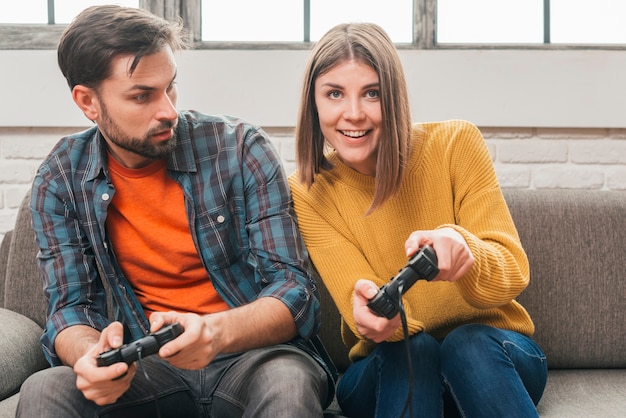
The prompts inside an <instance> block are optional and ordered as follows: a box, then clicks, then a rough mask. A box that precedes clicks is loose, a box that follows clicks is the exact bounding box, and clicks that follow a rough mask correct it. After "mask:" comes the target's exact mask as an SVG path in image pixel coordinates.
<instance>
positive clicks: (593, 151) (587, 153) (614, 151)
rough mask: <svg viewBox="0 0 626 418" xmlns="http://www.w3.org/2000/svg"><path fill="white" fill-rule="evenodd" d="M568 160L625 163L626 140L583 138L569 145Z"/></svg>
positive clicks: (575, 161) (581, 162)
mask: <svg viewBox="0 0 626 418" xmlns="http://www.w3.org/2000/svg"><path fill="white" fill-rule="evenodd" d="M569 150H570V160H571V161H572V162H574V163H579V164H626V141H621V140H583V141H572V142H571V143H570V145H569Z"/></svg>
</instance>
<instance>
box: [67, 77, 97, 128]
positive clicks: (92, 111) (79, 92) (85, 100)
mask: <svg viewBox="0 0 626 418" xmlns="http://www.w3.org/2000/svg"><path fill="white" fill-rule="evenodd" d="M72 99H73V100H74V103H76V105H77V106H78V107H79V108H80V110H82V111H83V113H84V114H85V116H86V117H87V119H89V120H91V121H95V120H96V119H98V117H99V116H100V103H99V102H98V97H97V95H96V92H95V91H94V90H92V89H90V88H89V87H87V86H83V85H81V84H77V85H76V86H74V88H73V89H72Z"/></svg>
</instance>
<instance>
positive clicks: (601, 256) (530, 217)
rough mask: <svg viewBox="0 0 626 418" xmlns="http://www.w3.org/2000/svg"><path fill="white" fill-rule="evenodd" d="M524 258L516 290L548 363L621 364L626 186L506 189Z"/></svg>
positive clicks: (624, 360)
mask: <svg viewBox="0 0 626 418" xmlns="http://www.w3.org/2000/svg"><path fill="white" fill-rule="evenodd" d="M505 197H506V199H507V203H508V205H509V208H510V211H511V214H512V216H513V219H514V221H515V225H516V227H517V229H518V231H519V234H520V239H521V241H522V245H523V246H524V248H525V250H526V253H527V254H528V259H529V262H530V285H529V286H528V288H527V289H526V290H525V291H524V292H523V293H522V294H521V295H520V296H519V298H518V300H519V302H520V303H521V304H522V305H523V306H524V307H525V308H526V309H527V310H528V312H529V313H530V315H531V317H532V319H533V321H534V323H535V327H536V333H535V336H534V338H535V340H536V341H537V342H538V343H539V345H540V346H541V347H542V348H543V350H544V352H545V353H546V355H547V358H548V365H549V367H550V368H551V369H559V368H611V367H618V368H626V356H625V355H624V342H625V341H626V327H624V295H626V269H625V268H624V261H625V260H626V234H625V233H624V226H625V225H626V194H625V193H620V192H607V191H576V190H532V191H531V190H517V191H506V192H505Z"/></svg>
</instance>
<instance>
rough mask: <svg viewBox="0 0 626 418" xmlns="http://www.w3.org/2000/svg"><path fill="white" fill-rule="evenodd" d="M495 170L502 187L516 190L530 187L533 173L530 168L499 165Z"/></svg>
mask: <svg viewBox="0 0 626 418" xmlns="http://www.w3.org/2000/svg"><path fill="white" fill-rule="evenodd" d="M495 169H496V175H497V176H498V182H499V183H500V186H501V187H503V188H516V189H519V188H528V187H530V179H531V171H530V168H529V167H525V166H512V165H498V166H496V167H495Z"/></svg>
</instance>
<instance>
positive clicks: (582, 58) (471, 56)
mask: <svg viewBox="0 0 626 418" xmlns="http://www.w3.org/2000/svg"><path fill="white" fill-rule="evenodd" d="M400 54H401V57H402V59H403V62H404V64H405V72H406V74H407V79H408V83H409V89H410V96H411V99H412V109H413V118H414V120H416V121H427V120H441V119H449V118H463V119H468V120H471V121H472V122H474V123H475V124H477V125H478V126H479V127H480V128H481V130H482V131H483V134H484V135H485V139H486V141H487V145H488V147H489V150H490V152H491V155H492V157H493V161H494V166H495V168H496V172H497V174H498V178H499V179H500V182H501V184H502V185H503V187H517V188H584V189H601V190H616V191H620V192H623V193H626V112H625V110H626V109H625V106H624V97H626V77H624V71H625V70H626V51H583V50H579V51H576V50H570V51H565V50H563V51H537V50H525V51H515V50H500V51H494V50H467V51H448V50H445V51H414V50H401V51H400ZM308 55H309V52H308V51H305V50H284V51H282V50H281V51H278V50H272V51H249V50H248V51H246V50H233V51H228V50H195V51H185V52H183V53H181V54H180V55H179V56H178V64H179V77H178V86H179V107H180V108H188V109H189V108H193V109H196V110H200V111H204V112H207V113H229V114H233V115H237V116H240V117H243V118H246V119H249V120H250V121H251V122H254V123H257V124H260V125H262V126H263V127H265V128H266V130H267V131H268V132H269V133H270V135H271V137H272V138H273V140H274V142H275V143H276V145H277V147H278V149H279V152H280V155H281V158H282V159H283V161H284V162H285V167H286V169H287V171H288V172H289V171H291V170H293V168H294V162H293V160H294V147H293V134H292V128H293V125H294V123H295V118H296V114H297V107H298V101H299V94H300V84H301V77H302V73H303V70H304V66H305V63H306V60H307V57H308ZM0 80H2V81H3V87H2V89H0V92H1V93H0V99H1V100H0V238H1V237H2V235H3V233H4V232H6V231H7V230H9V229H11V228H12V227H13V225H14V223H15V215H16V212H17V207H18V206H19V203H20V201H21V199H22V197H23V196H24V194H25V192H26V191H27V190H28V189H29V187H30V182H31V180H32V176H33V174H34V172H35V170H36V168H37V166H38V165H39V163H40V161H41V160H42V159H43V158H44V157H45V155H46V154H47V152H48V151H49V149H50V148H51V147H52V146H53V145H54V143H56V142H57V141H58V139H59V138H61V137H62V136H64V135H66V134H69V133H72V132H75V131H76V130H78V129H82V128H84V127H86V126H89V125H90V122H89V121H87V120H86V119H85V117H84V116H83V115H82V114H81V113H80V112H79V111H78V110H77V108H76V106H75V105H74V103H73V102H72V100H71V98H70V92H69V88H68V87H67V84H66V83H65V80H64V79H63V77H62V76H61V74H60V71H59V70H58V67H57V64H56V51H8V50H5V51H2V50H0Z"/></svg>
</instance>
